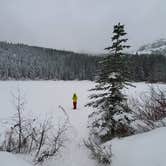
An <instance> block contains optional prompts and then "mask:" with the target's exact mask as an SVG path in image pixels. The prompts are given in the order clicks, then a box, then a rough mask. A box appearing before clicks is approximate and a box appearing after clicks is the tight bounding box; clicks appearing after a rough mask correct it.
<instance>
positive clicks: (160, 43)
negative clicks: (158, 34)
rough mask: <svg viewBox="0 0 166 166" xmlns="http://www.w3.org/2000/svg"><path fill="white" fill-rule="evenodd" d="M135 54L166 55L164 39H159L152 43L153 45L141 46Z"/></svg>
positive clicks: (165, 40) (165, 41)
mask: <svg viewBox="0 0 166 166" xmlns="http://www.w3.org/2000/svg"><path fill="white" fill-rule="evenodd" d="M137 52H138V53H139V54H151V53H159V54H164V55H165V54H166V39H159V40H156V41H154V42H153V43H149V44H146V45H143V46H141V47H140V48H139V49H138V50H137Z"/></svg>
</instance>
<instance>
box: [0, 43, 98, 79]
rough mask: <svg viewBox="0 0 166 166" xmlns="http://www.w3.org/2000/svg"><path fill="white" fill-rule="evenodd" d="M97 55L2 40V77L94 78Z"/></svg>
mask: <svg viewBox="0 0 166 166" xmlns="http://www.w3.org/2000/svg"><path fill="white" fill-rule="evenodd" d="M97 59H98V58H96V57H95V56H90V55H88V54H78V53H74V52H69V51H60V50H55V49H48V48H41V47H34V46H27V45H23V44H12V43H6V42H0V79H1V80H8V79H32V80H35V79H44V80H49V79H54V80H74V79H78V80H93V77H94V71H96V66H97V62H96V61H97Z"/></svg>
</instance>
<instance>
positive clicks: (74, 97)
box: [72, 93, 78, 110]
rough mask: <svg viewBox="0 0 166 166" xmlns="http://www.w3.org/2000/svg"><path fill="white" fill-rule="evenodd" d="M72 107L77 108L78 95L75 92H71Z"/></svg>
mask: <svg viewBox="0 0 166 166" xmlns="http://www.w3.org/2000/svg"><path fill="white" fill-rule="evenodd" d="M72 99H73V109H74V110H75V109H77V100H78V97H77V95H76V93H74V94H73V98H72Z"/></svg>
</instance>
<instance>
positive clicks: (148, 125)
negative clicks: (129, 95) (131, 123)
mask: <svg viewBox="0 0 166 166" xmlns="http://www.w3.org/2000/svg"><path fill="white" fill-rule="evenodd" d="M132 106H133V109H134V114H135V117H136V120H137V121H140V122H143V123H138V124H137V127H138V128H139V129H142V130H143V131H149V130H151V129H154V128H156V127H160V126H165V125H166V121H165V118H166V92H164V91H162V90H161V89H159V88H158V89H155V88H153V87H150V93H149V94H146V95H144V96H142V97H140V98H139V99H134V100H133V101H132Z"/></svg>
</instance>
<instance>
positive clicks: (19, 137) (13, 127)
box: [0, 90, 69, 164]
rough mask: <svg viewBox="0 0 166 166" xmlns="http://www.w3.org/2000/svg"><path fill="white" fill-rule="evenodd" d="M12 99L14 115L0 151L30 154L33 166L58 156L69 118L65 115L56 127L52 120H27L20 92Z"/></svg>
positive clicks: (23, 99) (0, 145)
mask: <svg viewBox="0 0 166 166" xmlns="http://www.w3.org/2000/svg"><path fill="white" fill-rule="evenodd" d="M13 99H14V106H15V110H16V114H15V115H14V116H13V117H12V118H11V120H10V121H8V123H9V126H10V127H9V129H7V131H6V132H5V134H4V135H5V136H4V139H3V140H2V142H1V144H0V149H1V150H2V151H8V152H12V153H24V154H31V156H32V157H33V161H34V163H35V164H38V163H42V162H44V161H45V160H46V159H48V158H50V157H54V156H56V155H57V154H59V153H60V151H61V150H62V148H64V143H65V141H66V135H65V134H66V131H67V129H68V123H69V117H68V116H67V115H65V118H64V121H63V122H61V123H60V124H58V125H56V126H55V124H54V123H53V120H52V118H45V120H44V121H43V122H41V121H39V120H37V118H33V117H31V118H28V117H27V116H25V115H24V106H25V98H24V97H23V96H22V94H21V92H20V90H18V93H17V94H16V95H13ZM62 108H63V107H61V110H62ZM64 111H65V110H64V108H63V112H64ZM65 112H66V111H65Z"/></svg>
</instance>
